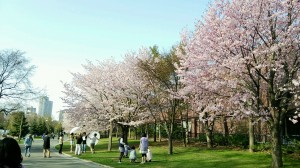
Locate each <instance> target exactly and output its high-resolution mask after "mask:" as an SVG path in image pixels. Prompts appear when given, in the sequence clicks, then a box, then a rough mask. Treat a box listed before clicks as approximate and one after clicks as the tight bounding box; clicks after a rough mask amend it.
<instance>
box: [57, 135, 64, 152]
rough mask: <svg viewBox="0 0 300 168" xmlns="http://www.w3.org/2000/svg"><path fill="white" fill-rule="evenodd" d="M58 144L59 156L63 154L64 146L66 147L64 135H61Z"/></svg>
mask: <svg viewBox="0 0 300 168" xmlns="http://www.w3.org/2000/svg"><path fill="white" fill-rule="evenodd" d="M58 144H59V151H58V153H59V154H62V148H63V145H64V134H63V133H61V134H60V136H59V138H58Z"/></svg>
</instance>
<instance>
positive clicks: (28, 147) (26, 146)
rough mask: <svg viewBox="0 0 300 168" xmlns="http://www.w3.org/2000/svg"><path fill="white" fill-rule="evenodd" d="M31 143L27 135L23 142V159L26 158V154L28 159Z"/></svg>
mask: <svg viewBox="0 0 300 168" xmlns="http://www.w3.org/2000/svg"><path fill="white" fill-rule="evenodd" d="M32 142H33V138H32V135H31V134H29V135H28V136H27V137H26V138H25V141H24V145H25V154H24V156H25V157H26V156H27V153H28V157H30V151H31V145H32Z"/></svg>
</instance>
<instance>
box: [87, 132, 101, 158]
mask: <svg viewBox="0 0 300 168" xmlns="http://www.w3.org/2000/svg"><path fill="white" fill-rule="evenodd" d="M88 138H89V139H91V144H90V145H91V152H92V153H93V154H94V153H95V144H96V140H99V139H98V138H97V134H96V133H95V134H94V137H92V138H90V137H88Z"/></svg>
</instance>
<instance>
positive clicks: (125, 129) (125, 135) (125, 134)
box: [121, 125, 129, 144]
mask: <svg viewBox="0 0 300 168" xmlns="http://www.w3.org/2000/svg"><path fill="white" fill-rule="evenodd" d="M121 128H122V134H123V142H124V143H125V144H128V131H129V126H128V125H121Z"/></svg>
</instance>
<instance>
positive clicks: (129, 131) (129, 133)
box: [128, 127, 131, 138]
mask: <svg viewBox="0 0 300 168" xmlns="http://www.w3.org/2000/svg"><path fill="white" fill-rule="evenodd" d="M128 137H129V138H131V130H130V127H129V130H128Z"/></svg>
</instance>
